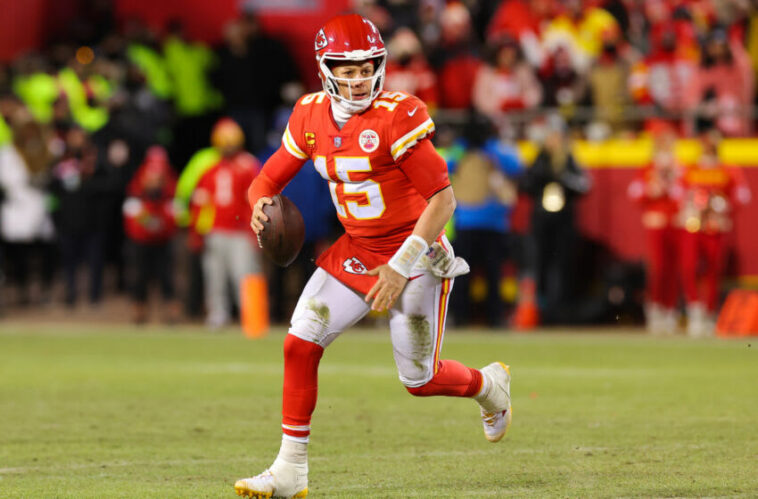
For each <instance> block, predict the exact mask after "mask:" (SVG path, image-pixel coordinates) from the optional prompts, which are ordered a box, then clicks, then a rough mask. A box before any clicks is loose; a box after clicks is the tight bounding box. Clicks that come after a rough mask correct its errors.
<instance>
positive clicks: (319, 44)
mask: <svg viewBox="0 0 758 499" xmlns="http://www.w3.org/2000/svg"><path fill="white" fill-rule="evenodd" d="M327 43H328V42H327V41H326V35H325V34H324V28H321V29H320V30H319V31H318V33H317V34H316V44H315V50H321V49H322V48H324V47H326V44H327Z"/></svg>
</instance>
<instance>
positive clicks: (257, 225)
mask: <svg viewBox="0 0 758 499" xmlns="http://www.w3.org/2000/svg"><path fill="white" fill-rule="evenodd" d="M267 204H274V200H273V199H271V198H270V197H267V196H263V197H261V198H259V199H258V201H256V202H255V206H254V207H253V218H252V219H251V220H250V228H252V229H253V232H255V234H256V235H257V234H260V233H261V231H262V230H263V223H262V222H268V217H267V216H266V215H265V213H263V207H264V206H265V205H267Z"/></svg>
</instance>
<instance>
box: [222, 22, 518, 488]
mask: <svg viewBox="0 0 758 499" xmlns="http://www.w3.org/2000/svg"><path fill="white" fill-rule="evenodd" d="M315 51H316V58H317V61H318V71H319V77H320V78H321V81H322V83H323V88H324V90H323V91H322V92H318V93H313V94H309V95H305V96H304V97H302V98H301V99H300V100H299V101H298V102H297V104H296V105H295V107H294V110H293V112H292V115H291V117H290V120H289V124H288V126H287V129H286V130H285V132H284V136H283V137H282V146H281V147H280V148H279V150H278V151H277V152H276V153H274V155H273V156H272V157H271V158H270V159H269V160H268V161H267V162H266V164H265V165H264V166H263V169H262V170H261V173H260V174H259V175H258V176H257V177H256V178H255V180H254V181H253V183H252V184H251V186H250V190H249V192H248V198H249V201H250V203H251V205H252V207H253V216H252V221H251V226H252V228H253V231H255V232H256V233H260V232H261V231H262V230H263V225H262V222H263V221H266V220H267V217H266V216H265V215H264V214H263V210H262V209H263V206H264V205H266V204H270V203H271V202H272V201H271V196H273V195H275V194H277V193H279V192H280V191H281V190H282V189H283V188H284V186H285V185H286V184H287V182H288V181H289V180H290V179H292V178H293V177H294V176H295V174H296V173H297V172H298V170H299V169H300V168H301V167H302V165H303V164H304V163H305V161H306V160H308V159H312V160H313V163H314V166H315V168H316V170H317V171H318V172H319V174H320V175H321V176H322V177H323V178H324V180H325V181H327V182H328V184H329V189H330V192H331V196H332V201H333V203H334V207H335V209H336V210H337V215H338V217H339V219H340V221H341V222H342V225H343V226H344V227H345V234H344V235H343V236H342V237H340V238H339V239H338V240H337V241H336V242H335V243H334V244H333V245H332V246H331V247H330V248H329V249H328V250H326V251H325V252H324V253H323V254H322V255H321V256H320V257H319V258H318V260H317V262H316V264H317V266H318V268H317V269H316V271H315V272H314V274H313V275H312V276H311V278H310V280H309V281H308V283H307V284H306V286H305V288H304V289H303V292H302V295H301V297H300V300H299V301H298V303H297V305H296V308H295V311H294V313H293V316H292V321H291V327H290V329H289V334H288V335H287V337H286V338H285V340H284V389H283V401H282V406H283V407H282V415H283V418H282V431H283V435H282V444H281V447H280V450H279V455H278V456H277V457H276V459H275V460H274V463H273V464H272V465H271V466H270V467H269V468H268V469H267V470H265V471H264V472H263V473H261V474H259V475H257V476H254V477H252V478H245V479H242V480H239V481H237V483H235V486H234V487H235V490H236V491H237V493H238V494H239V495H243V496H248V497H271V496H274V497H305V496H306V495H307V493H308V489H307V487H308V463H307V446H308V437H309V434H310V430H311V427H310V422H311V414H312V413H313V410H314V408H315V406H316V394H317V384H318V383H317V375H318V366H319V361H320V359H321V356H322V354H323V352H324V348H326V347H327V346H329V344H330V343H331V342H332V341H334V340H335V339H336V338H337V336H339V334H340V333H342V331H344V330H345V329H347V328H349V327H350V326H352V325H353V324H355V323H356V322H358V320H360V319H361V318H362V317H363V316H365V315H366V314H367V313H368V312H369V310H371V309H373V310H377V311H381V310H386V309H387V310H389V315H390V336H391V339H392V346H393V353H394V358H395V363H396V365H397V369H398V372H399V378H400V381H401V382H402V383H403V385H405V387H406V388H407V390H408V391H409V392H410V393H411V394H413V395H416V396H432V395H444V396H453V397H467V398H473V399H475V400H476V401H477V402H478V403H479V406H480V410H481V415H482V421H483V425H484V433H485V436H486V438H487V439H488V440H490V441H492V442H496V441H498V440H500V439H501V438H502V437H503V435H505V433H506V430H507V429H508V426H509V425H510V421H511V402H510V373H509V371H508V367H507V366H506V365H505V364H503V363H500V362H494V363H492V364H490V365H488V366H486V367H484V368H482V369H481V370H478V369H472V368H470V367H466V366H464V365H463V364H461V363H460V362H457V361H454V360H441V359H440V358H439V356H440V349H441V346H442V336H443V333H444V330H445V314H446V312H447V304H448V296H449V293H450V290H451V289H452V286H453V280H454V278H455V277H456V276H457V275H461V274H464V273H466V272H468V265H467V264H466V262H465V261H464V260H462V259H461V258H456V257H454V255H453V252H452V249H451V246H450V243H449V242H448V241H447V239H446V238H445V236H444V234H443V227H444V225H445V223H446V222H447V221H448V219H449V218H450V216H451V215H452V213H453V210H454V208H455V198H454V196H453V191H452V188H451V187H450V182H449V180H448V175H447V166H446V164H445V161H444V160H443V159H442V158H441V157H440V156H439V155H438V154H437V153H436V151H435V149H434V147H433V146H432V143H431V140H430V138H431V136H432V134H433V133H434V123H433V122H432V120H431V118H430V117H429V115H428V113H427V110H426V106H425V105H424V103H423V102H422V101H420V100H419V99H417V98H416V97H414V96H411V95H408V94H405V93H403V92H383V91H382V85H383V81H384V69H385V62H386V50H385V47H384V43H383V42H382V38H381V36H380V35H379V31H378V30H377V29H376V27H375V26H374V25H373V24H372V23H371V22H370V21H368V20H367V19H364V18H362V17H361V16H359V15H356V14H350V15H342V16H338V17H335V18H333V19H331V20H330V21H329V22H327V23H326V24H325V25H324V27H323V28H322V29H321V30H320V31H319V32H318V34H317V35H316V40H315Z"/></svg>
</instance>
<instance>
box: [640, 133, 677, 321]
mask: <svg viewBox="0 0 758 499" xmlns="http://www.w3.org/2000/svg"><path fill="white" fill-rule="evenodd" d="M652 133H653V155H652V160H651V161H650V163H649V164H648V165H647V166H646V167H645V168H644V169H643V170H642V171H641V172H640V174H639V175H638V176H637V178H636V179H635V180H634V181H633V182H632V183H631V184H629V189H628V194H629V197H630V198H631V199H632V200H634V201H635V202H636V203H638V204H639V205H640V206H641V208H642V226H643V227H644V229H645V233H646V236H647V298H646V305H645V319H646V321H647V328H648V331H649V332H651V333H653V334H671V333H674V332H675V331H676V327H677V323H678V317H679V314H678V313H677V310H676V307H677V298H678V290H679V282H678V281H679V279H678V274H679V272H678V271H677V248H678V246H679V230H678V229H677V228H676V227H675V225H674V218H675V215H676V212H677V201H676V198H677V192H676V190H677V186H678V185H679V182H680V177H681V174H682V171H681V168H680V166H679V165H678V164H677V162H676V157H675V156H674V145H675V143H676V134H675V133H674V129H673V128H672V127H671V126H669V125H667V124H666V122H660V123H659V124H658V125H657V126H656V127H655V128H654V129H653V131H652Z"/></svg>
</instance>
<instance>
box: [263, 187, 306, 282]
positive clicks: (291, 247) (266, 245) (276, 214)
mask: <svg viewBox="0 0 758 499" xmlns="http://www.w3.org/2000/svg"><path fill="white" fill-rule="evenodd" d="M271 199H273V201H274V203H273V204H267V205H264V206H263V213H264V214H265V215H266V216H267V217H268V222H263V230H262V231H261V233H260V234H259V241H260V244H261V247H262V248H263V253H264V254H265V255H266V256H267V257H269V258H270V259H271V261H273V262H274V263H275V264H277V265H279V266H280V267H286V266H288V265H289V264H291V263H292V262H294V261H295V258H297V254H298V253H300V249H301V248H302V247H303V242H304V241H305V223H304V222H303V215H301V214H300V210H298V209H297V206H295V203H293V202H292V201H290V200H289V199H288V198H287V197H286V196H282V195H281V194H277V195H276V196H274V197H273V198H271Z"/></svg>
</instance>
